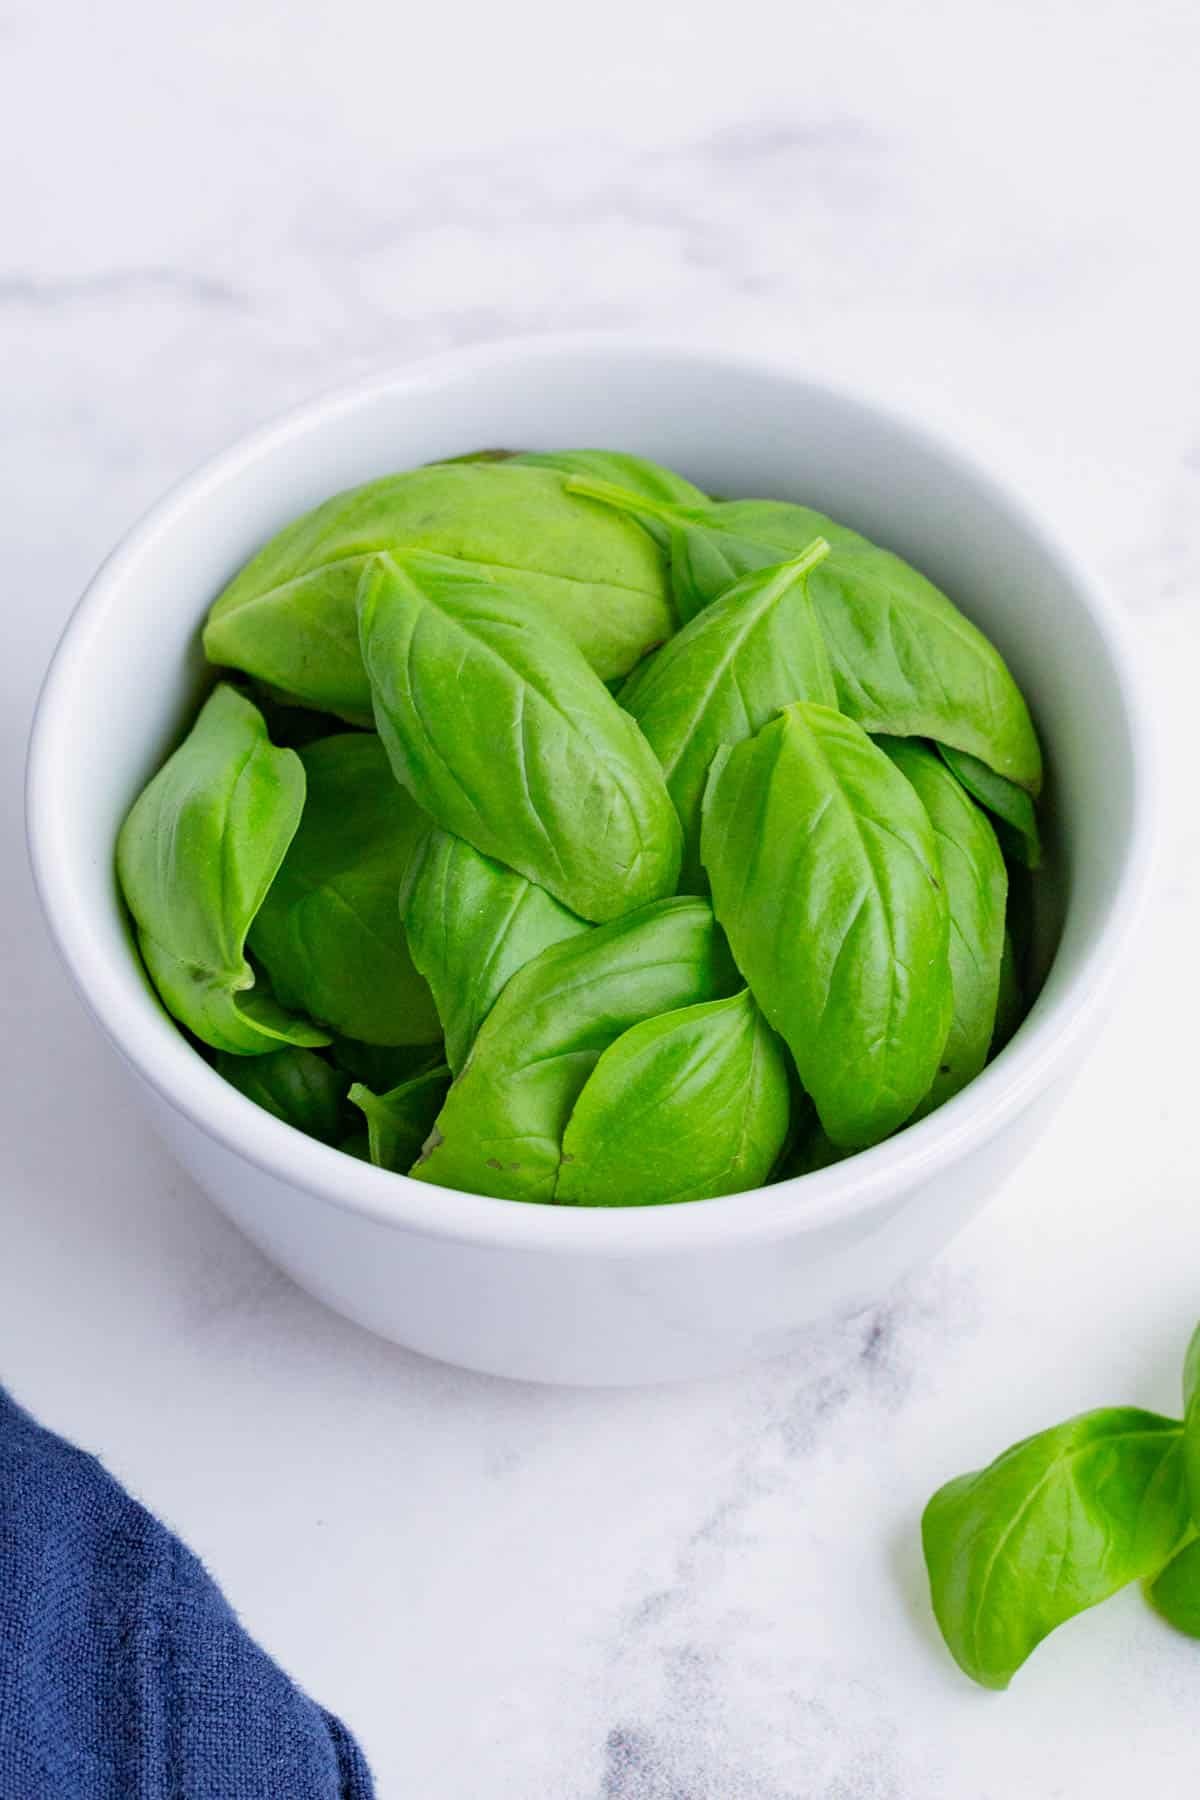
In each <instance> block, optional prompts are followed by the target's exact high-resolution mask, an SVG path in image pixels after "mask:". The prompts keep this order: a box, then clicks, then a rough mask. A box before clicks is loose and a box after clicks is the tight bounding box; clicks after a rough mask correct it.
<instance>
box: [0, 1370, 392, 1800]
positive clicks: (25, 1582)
mask: <svg viewBox="0 0 1200 1800" xmlns="http://www.w3.org/2000/svg"><path fill="white" fill-rule="evenodd" d="M371 1792H372V1788H371V1778H370V1775H369V1773H368V1771H367V1765H366V1763H365V1761H364V1760H363V1756H362V1753H361V1751H360V1750H359V1748H358V1746H357V1745H356V1744H355V1742H354V1740H353V1738H351V1736H350V1735H349V1733H348V1732H347V1731H346V1729H345V1727H344V1726H343V1725H341V1724H340V1723H339V1721H338V1720H337V1719H335V1718H333V1717H331V1716H330V1714H329V1713H326V1712H324V1711H322V1709H321V1708H320V1707H319V1706H316V1705H314V1703H313V1702H312V1701H311V1700H309V1699H307V1698H306V1697H305V1695H304V1694H302V1693H301V1692H300V1690H299V1689H298V1688H297V1687H296V1686H295V1685H294V1684H293V1683H292V1682H291V1681H290V1680H289V1679H288V1677H287V1676H286V1675H285V1674H284V1673H283V1671H282V1670H281V1669H279V1668H278V1667H276V1665H275V1664H274V1663H273V1662H272V1661H271V1659H270V1657H268V1656H267V1655H266V1654H265V1653H264V1652H263V1651H262V1650H260V1649H259V1647H258V1645H257V1644H255V1643H254V1642H253V1641H252V1640H251V1639H250V1638H249V1637H247V1635H246V1633H245V1632H244V1631H243V1630H242V1628H241V1626H240V1625H239V1624H238V1622H237V1620H236V1618H235V1617H234V1615H233V1612H232V1611H231V1609H230V1607H229V1605H228V1604H227V1602H226V1601H225V1599H224V1598H223V1597H222V1595H221V1593H220V1591H219V1590H218V1588H217V1587H216V1585H215V1584H214V1583H213V1581H212V1580H211V1579H210V1578H209V1576H208V1575H206V1574H205V1572H204V1570H203V1569H202V1568H201V1566H200V1564H199V1562H198V1561H197V1560H196V1558H195V1557H194V1556H193V1555H192V1553H191V1551H190V1550H187V1549H185V1547H184V1546H183V1545H182V1544H181V1543H180V1542H179V1540H178V1538H175V1537H173V1536H172V1535H171V1533H170V1532H169V1531H168V1530H167V1529H166V1528H165V1527H164V1526H162V1525H160V1524H159V1523H158V1521H157V1520H156V1519H154V1518H152V1517H151V1515H150V1514H149V1513H148V1512H147V1511H146V1510H145V1508H144V1507H141V1506H139V1505H138V1504H137V1502H136V1501H135V1500H131V1499H130V1497H129V1495H128V1494H126V1493H125V1492H123V1490H122V1489H121V1488H120V1487H119V1486H118V1485H117V1483H116V1482H115V1481H113V1479H112V1478H111V1476H109V1475H106V1474H105V1472H104V1470H103V1469H102V1468H101V1467H100V1464H99V1463H98V1462H97V1461H96V1460H95V1458H94V1457H91V1456H85V1455H84V1454H83V1452H82V1451H80V1450H76V1449H75V1448H74V1447H73V1446H72V1445H70V1444H67V1443H64V1442H63V1440H62V1439H61V1438H57V1437H53V1436H52V1435H51V1434H50V1433H49V1432H48V1431H43V1430H42V1429H41V1427H40V1426H38V1425H36V1424H35V1423H34V1421H33V1420H32V1419H31V1418H30V1417H29V1416H28V1414H27V1413H24V1412H22V1411H21V1409H20V1407H19V1406H16V1405H15V1404H14V1403H13V1401H12V1400H11V1399H10V1398H9V1397H8V1396H7V1395H6V1394H5V1393H4V1392H3V1390H2V1389H0V1800H370V1795H371Z"/></svg>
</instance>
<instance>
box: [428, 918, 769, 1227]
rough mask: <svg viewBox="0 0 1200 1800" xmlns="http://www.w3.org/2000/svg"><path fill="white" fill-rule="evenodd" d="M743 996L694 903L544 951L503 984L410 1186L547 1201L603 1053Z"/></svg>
mask: <svg viewBox="0 0 1200 1800" xmlns="http://www.w3.org/2000/svg"><path fill="white" fill-rule="evenodd" d="M740 986H741V982H740V981H739V979H738V976H737V971H736V970H735V969H734V967H733V964H732V962H731V961H730V958H729V953H728V950H727V948H726V946H725V943H724V940H723V938H722V937H721V934H720V932H719V931H718V930H717V928H716V924H715V922H714V920H713V916H712V910H711V908H710V907H709V906H708V905H707V904H706V902H704V901H703V900H687V899H679V900H662V901H659V902H657V903H656V904H654V905H652V906H647V907H644V908H643V909H642V911H641V912H638V913H633V914H628V915H626V917H624V918H622V919H615V920H613V921H612V922H611V923H609V924H607V925H600V926H597V928H596V930H595V931H589V932H587V933H586V934H585V935H584V936H582V937H573V938H567V939H566V940H565V941H564V942H562V943H559V944H552V945H551V946H550V948H549V949H548V950H543V951H542V952H541V954H540V955H539V956H536V957H534V959H533V961H532V962H528V963H526V965H525V967H524V968H523V969H520V970H518V972H517V973H516V974H515V975H514V976H513V977H512V980H511V981H510V982H509V983H508V985H507V986H506V987H505V989H504V991H503V992H502V993H501V995H500V997H499V999H498V1000H497V1001H496V1004H495V1005H494V1006H493V1007H492V1010H491V1012H490V1013H489V1014H488V1016H487V1018H486V1020H485V1021H484V1023H483V1025H482V1027H481V1029H480V1032H479V1035H478V1037H477V1038H476V1039H475V1043H474V1046H473V1048H472V1050H471V1054H470V1056H469V1058H468V1059H467V1064H466V1067H465V1068H464V1069H463V1072H462V1074H461V1075H460V1076H459V1077H458V1079H457V1081H456V1082H455V1083H454V1086H453V1087H452V1088H451V1089H450V1092H449V1094H448V1096H447V1098H446V1104H445V1106H444V1107H443V1108H442V1112H441V1116H440V1117H439V1119H438V1121H437V1125H436V1128H435V1130H434V1132H433V1135H432V1136H431V1138H430V1142H429V1146H428V1148H427V1150H426V1153H425V1156H424V1158H423V1159H422V1161H421V1162H420V1163H418V1164H417V1166H416V1168H414V1169H413V1171H412V1173H413V1175H414V1176H415V1178H416V1179H417V1180H418V1181H430V1182H433V1183H434V1184H435V1186H439V1187H451V1188H459V1189H461V1190H463V1191H464V1192H467V1193H474V1194H493V1195H496V1196H499V1197H501V1198H508V1199H513V1200H532V1201H550V1200H553V1198H554V1190H555V1184H556V1182H557V1179H558V1172H559V1164H560V1160H561V1156H562V1139H563V1132H564V1131H565V1130H566V1126H567V1121H568V1119H569V1118H570V1116H571V1111H572V1109H573V1107H574V1105H575V1102H576V1100H577V1099H578V1097H579V1095H580V1093H581V1092H582V1089H583V1086H584V1083H585V1082H586V1081H587V1079H588V1076H589V1075H590V1074H591V1072H592V1070H593V1069H594V1068H595V1066H596V1063H597V1062H598V1060H599V1058H600V1056H601V1054H602V1053H603V1052H604V1051H605V1050H607V1048H608V1046H609V1045H610V1044H611V1043H613V1042H615V1040H616V1039H617V1038H618V1037H620V1035H621V1033H622V1032H624V1031H628V1030H629V1028H630V1026H632V1025H636V1024H638V1023H639V1022H640V1021H641V1020H642V1019H650V1018H654V1017H655V1016H656V1015H657V1014H659V1013H663V1012H669V1011H671V1010H672V1009H674V1008H676V1007H681V1006H691V1005H693V1004H696V1003H698V1002H700V1001H703V1000H715V999H718V998H719V997H720V996H722V995H724V994H730V993H733V992H735V991H736V990H737V989H738V988H739V987H740Z"/></svg>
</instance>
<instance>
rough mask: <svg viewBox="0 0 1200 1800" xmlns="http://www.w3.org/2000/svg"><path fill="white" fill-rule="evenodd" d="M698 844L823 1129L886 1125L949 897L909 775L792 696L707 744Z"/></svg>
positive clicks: (753, 983) (939, 1017)
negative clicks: (748, 732) (712, 747)
mask: <svg viewBox="0 0 1200 1800" xmlns="http://www.w3.org/2000/svg"><path fill="white" fill-rule="evenodd" d="M701 849H702V854H703V857H704V866H705V868H706V869H707V870H708V873H709V878H710V880H711V882H712V894H713V909H714V911H715V912H716V915H717V918H718V919H719V920H720V922H721V924H722V925H723V926H724V928H725V931H726V933H727V934H728V937H729V942H730V946H731V948H732V950H733V954H734V959H735V960H736V962H737V964H738V967H739V968H740V969H741V971H742V973H743V975H744V976H745V978H746V980H747V982H748V983H749V985H750V989H751V992H752V993H753V994H754V996H755V998H756V999H757V1001H758V1003H759V1005H760V1006H761V1007H762V1009H763V1011H764V1012H765V1013H766V1015H767V1018H768V1019H769V1021H770V1022H771V1024H772V1025H773V1026H774V1027H775V1029H776V1031H778V1032H779V1033H780V1035H781V1036H782V1037H783V1038H784V1039H785V1040H786V1042H787V1044H788V1046H789V1048H790V1050H791V1052H792V1055H793V1057H794V1058H795V1060H796V1067H797V1069H798V1070H799V1072H800V1079H801V1081H802V1082H803V1084H804V1087H805V1089H806V1090H807V1092H808V1093H809V1094H810V1095H811V1096H812V1099H813V1102H814V1104H815V1106H816V1108H817V1111H818V1113H819V1114H820V1118H821V1123H822V1125H823V1126H824V1128H825V1130H826V1132H827V1133H828V1134H829V1137H830V1138H831V1139H832V1140H833V1142H834V1143H835V1144H837V1145H839V1146H840V1147H842V1148H845V1149H863V1148H865V1147H866V1146H867V1145H869V1144H873V1143H877V1142H878V1141H879V1140H880V1139H881V1138H884V1137H887V1136H888V1134H889V1133H890V1132H892V1131H894V1130H895V1129H896V1128H897V1127H898V1126H900V1125H902V1124H903V1123H904V1122H905V1120H906V1119H907V1118H909V1116H910V1115H911V1114H912V1112H913V1110H914V1108H915V1107H916V1106H918V1105H919V1103H920V1102H921V1100H922V1099H923V1098H924V1096H925V1095H926V1094H927V1093H928V1091H929V1088H930V1086H931V1084H932V1082H933V1079H934V1076H935V1075H936V1074H937V1072H938V1065H939V1061H940V1059H941V1054H942V1050H943V1047H944V1046H945V1043H946V1037H947V1033H948V1031H949V1028H950V1019H951V1012H952V995H951V986H950V963H949V930H950V914H949V907H948V904H947V898H946V892H945V888H944V886H943V883H942V876H941V870H940V866H939V862H938V854H937V843H936V840H935V837H934V831H933V826H932V825H931V824H930V821H929V817H928V815H927V813H926V811H925V809H924V807H923V806H922V805H921V802H920V800H919V799H918V798H917V795H916V793H915V792H914V790H913V788H912V787H911V785H910V784H909V782H908V781H907V780H906V779H905V778H904V776H903V775H902V774H901V773H900V771H899V770H898V769H897V768H895V767H894V766H893V764H892V763H891V762H890V761H889V760H888V758H887V757H886V756H885V755H884V753H883V751H882V750H880V749H878V748H877V746H876V745H875V744H873V743H872V742H871V739H870V738H869V737H868V736H867V735H866V733H865V732H864V731H863V730H862V729H861V727H859V726H858V725H856V724H855V723H854V722H853V720H851V719H847V718H843V717H842V715H841V714H840V713H836V712H833V711H831V710H830V708H828V707H825V706H816V705H812V704H810V703H809V702H806V701H801V702H799V703H797V704H796V705H794V706H789V707H787V708H786V710H785V711H783V712H782V713H780V714H779V716H778V718H776V719H774V720H772V722H771V723H770V724H769V725H766V726H764V727H763V729H762V730H761V731H760V732H759V733H758V734H757V736H756V737H753V738H750V739H749V740H748V741H747V742H746V743H744V744H739V745H737V746H736V747H735V748H734V749H732V750H727V749H723V750H719V751H718V752H717V756H716V759H715V760H714V763H713V772H712V777H711V779H710V782H709V787H708V792H707V795H706V799H705V807H704V824H703V831H702V837H701Z"/></svg>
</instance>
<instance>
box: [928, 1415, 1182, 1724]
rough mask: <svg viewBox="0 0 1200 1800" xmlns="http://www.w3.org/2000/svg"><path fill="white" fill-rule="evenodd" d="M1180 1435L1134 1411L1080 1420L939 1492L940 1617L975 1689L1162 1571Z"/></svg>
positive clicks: (1178, 1491)
mask: <svg viewBox="0 0 1200 1800" xmlns="http://www.w3.org/2000/svg"><path fill="white" fill-rule="evenodd" d="M1180 1440H1181V1432H1180V1428H1179V1425H1178V1424H1177V1423H1176V1422H1175V1421H1174V1420H1172V1419H1164V1418H1162V1417H1160V1416H1159V1415H1158V1414H1157V1413H1148V1412H1141V1411H1139V1410H1138V1409H1137V1408H1136V1407H1113V1408H1109V1409H1105V1410H1101V1411H1099V1412H1090V1413H1082V1414H1080V1416H1079V1417H1078V1418H1075V1419H1069V1420H1068V1421H1067V1423H1066V1424H1065V1425H1056V1426H1054V1427H1052V1428H1051V1429H1050V1430H1049V1431H1042V1432H1039V1433H1038V1434H1037V1435H1036V1436H1035V1437H1030V1438H1026V1439H1024V1441H1023V1442H1021V1443H1019V1444H1015V1445H1014V1446H1013V1448H1012V1449H1011V1450H1006V1451H1005V1453H1004V1454H1003V1456H1000V1457H997V1459H996V1461H995V1462H993V1463H991V1464H989V1465H988V1467H987V1468H986V1469H981V1470H979V1471H978V1472H977V1473H976V1474H973V1475H962V1476H960V1477H959V1478H958V1480H957V1481H951V1482H949V1483H948V1484H947V1485H946V1486H945V1487H943V1488H941V1489H939V1491H938V1492H937V1493H936V1494H935V1495H934V1496H933V1499H932V1500H931V1501H930V1502H929V1505H928V1506H927V1507H926V1508H925V1514H924V1517H923V1519H922V1521H921V1537H922V1542H923V1545H924V1550H925V1563H926V1567H927V1569H928V1572H929V1585H930V1593H931V1595H932V1599H933V1610H934V1614H935V1616H936V1618H937V1622H938V1625H939V1626H940V1627H941V1632H942V1636H943V1637H944V1638H945V1640H946V1643H947V1645H948V1647H949V1649H950V1652H951V1655H952V1656H953V1657H954V1659H955V1661H956V1662H957V1663H958V1664H959V1666H960V1668H962V1669H963V1670H964V1671H965V1672H966V1674H968V1675H969V1676H970V1677H971V1678H972V1680H973V1681H978V1682H980V1683H981V1684H982V1685H983V1686H984V1687H991V1688H1003V1687H1007V1686H1008V1683H1009V1682H1010V1681H1011V1679H1012V1677H1013V1676H1014V1675H1015V1674H1016V1672H1017V1670H1018V1669H1019V1668H1020V1666H1021V1664H1022V1663H1023V1662H1024V1661H1025V1659H1026V1657H1027V1656H1028V1655H1029V1654H1030V1652H1031V1651H1033V1650H1034V1649H1036V1647H1037V1646H1038V1644H1040V1643H1041V1641H1042V1639H1043V1638H1044V1637H1046V1636H1047V1635H1048V1634H1049V1633H1050V1632H1051V1631H1053V1630H1054V1629H1055V1627H1056V1626H1058V1625H1062V1624H1063V1623H1064V1622H1065V1621H1066V1620H1067V1619H1071V1618H1074V1617H1075V1615H1076V1614H1077V1613H1081V1612H1083V1611H1085V1610H1086V1609H1087V1608H1088V1607H1090V1606H1096V1605H1097V1604H1098V1603H1099V1602H1100V1601H1101V1600H1107V1599H1108V1598H1109V1596H1110V1595H1112V1594H1115V1593H1116V1592H1117V1591H1118V1589H1119V1588H1122V1587H1124V1586H1126V1584H1127V1583H1128V1582H1131V1581H1139V1580H1145V1579H1146V1578H1147V1577H1149V1576H1153V1575H1156V1574H1157V1573H1158V1571H1159V1570H1160V1569H1161V1568H1163V1566H1164V1565H1165V1564H1166V1563H1167V1562H1168V1561H1169V1560H1170V1558H1171V1556H1172V1555H1173V1554H1174V1552H1175V1550H1176V1549H1177V1548H1178V1547H1179V1545H1180V1544H1181V1543H1182V1542H1183V1540H1184V1538H1185V1537H1186V1535H1187V1533H1188V1531H1189V1530H1190V1524H1189V1520H1188V1511H1187V1499H1186V1489H1185V1483H1184V1480H1183V1464H1182V1457H1181V1455H1180Z"/></svg>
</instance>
